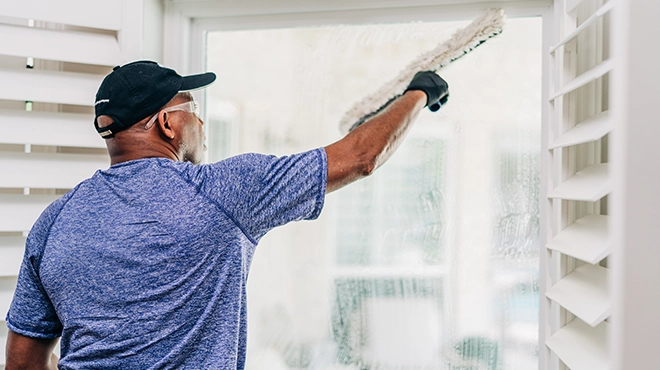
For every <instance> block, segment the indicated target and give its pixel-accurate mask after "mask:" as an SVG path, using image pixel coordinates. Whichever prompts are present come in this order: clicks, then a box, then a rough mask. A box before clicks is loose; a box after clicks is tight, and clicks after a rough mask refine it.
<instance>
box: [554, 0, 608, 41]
mask: <svg viewBox="0 0 660 370" xmlns="http://www.w3.org/2000/svg"><path fill="white" fill-rule="evenodd" d="M581 1H582V0H580V1H575V2H574V3H575V4H570V5H569V4H567V5H568V6H571V7H573V8H575V7H577V6H579V5H580V4H579V3H580V2H581ZM568 6H567V7H568ZM612 8H614V1H609V2H607V3H605V5H603V6H602V7H600V9H598V10H597V11H596V12H595V13H594V14H593V15H592V16H591V17H589V18H587V20H585V21H584V22H582V24H581V25H580V26H579V27H577V28H576V29H575V30H573V32H571V33H569V34H568V35H566V36H565V37H564V38H563V39H562V40H561V41H559V43H558V44H557V45H555V46H553V47H551V48H550V53H554V52H555V51H556V50H557V49H559V48H560V47H562V46H564V45H566V44H567V43H568V42H569V41H571V40H572V39H574V38H575V37H576V36H577V35H579V34H580V33H581V32H582V31H584V30H585V29H587V27H589V26H591V25H592V24H594V23H595V22H596V21H597V20H598V19H599V18H601V17H603V16H604V15H605V14H607V12H609V11H610V10H612ZM571 10H572V9H571ZM567 12H570V11H569V10H567Z"/></svg>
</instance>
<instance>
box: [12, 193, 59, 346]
mask: <svg viewBox="0 0 660 370" xmlns="http://www.w3.org/2000/svg"><path fill="white" fill-rule="evenodd" d="M62 203H63V202H62V199H60V200H59V201H56V202H55V203H53V204H51V205H50V206H49V207H48V208H46V210H45V211H44V212H43V213H42V214H41V216H40V217H39V219H38V220H37V222H36V223H35V224H34V226H33V227H32V230H31V231H30V234H29V235H28V238H27V241H26V244H25V254H24V256H23V262H22V264H21V268H20V271H19V274H18V282H17V285H16V291H15V292H14V298H13V300H12V302H11V306H10V307H9V312H8V313H7V318H6V321H7V327H8V328H9V329H10V330H11V331H13V332H15V333H18V334H21V335H25V336H28V337H33V338H56V337H59V336H60V335H61V333H62V323H61V322H60V320H59V318H58V317H57V314H56V312H55V308H54V307H53V304H52V303H51V301H50V299H49V298H48V294H47V293H46V291H45V289H44V287H43V285H42V283H41V280H40V278H39V264H40V263H41V257H42V255H43V249H44V245H45V243H46V240H47V239H48V233H49V231H50V227H51V225H52V224H53V222H54V221H55V218H56V217H57V215H58V214H59V210H60V209H61V204H62Z"/></svg>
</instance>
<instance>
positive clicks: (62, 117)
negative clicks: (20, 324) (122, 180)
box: [0, 0, 142, 369]
mask: <svg viewBox="0 0 660 370" xmlns="http://www.w3.org/2000/svg"><path fill="white" fill-rule="evenodd" d="M138 3H139V4H138ZM141 9H142V4H141V2H133V1H129V0H24V1H10V0H0V40H2V42H0V81H1V82H2V89H1V90H0V314H1V315H2V316H0V320H2V321H4V319H5V315H6V313H7V310H8V307H9V305H10V303H11V299H12V297H13V291H14V289H15V286H16V279H17V274H18V271H19V267H20V264H21V261H22V258H23V253H24V249H25V240H26V236H27V233H28V232H29V230H30V228H31V227H32V224H33V223H34V221H35V220H36V219H37V217H39V215H40V214H41V212H42V211H43V210H44V208H46V207H47V206H48V205H49V204H50V203H51V202H53V201H54V200H56V199H58V198H59V197H60V196H61V195H62V194H63V193H64V192H66V191H67V190H69V189H71V188H72V187H74V186H75V185H76V184H78V183H79V182H80V181H82V180H84V179H85V178H88V177H90V176H92V175H93V174H94V172H95V171H96V170H98V169H103V168H107V167H108V166H109V157H108V155H107V152H106V150H105V143H104V141H103V139H101V138H100V137H99V135H98V134H97V133H96V131H95V130H94V127H93V119H94V114H93V112H94V109H93V106H94V96H95V94H96V90H97V88H98V86H99V84H100V83H101V81H102V79H103V77H104V76H105V75H106V74H107V73H109V72H110V71H111V68H112V66H115V65H118V64H122V63H124V62H125V61H127V60H128V59H137V58H138V57H139V56H138V55H135V53H134V52H126V51H125V50H128V49H130V50H136V49H139V47H136V45H138V46H140V45H141V34H137V33H136V32H137V31H139V30H141V27H142V26H141V24H137V25H136V24H135V23H136V20H137V21H138V22H137V23H139V20H140V19H141V17H142V13H140V12H141ZM136 10H137V11H136ZM128 13H130V14H129V16H127V14H128ZM136 17H137V18H136ZM129 20H130V22H131V23H130V24H128V21H129ZM127 29H129V30H128V31H127ZM120 33H121V36H120V35H119V34H120ZM119 39H121V40H122V41H121V42H120V41H119ZM129 42H130V44H128V43H129ZM128 55H131V56H132V57H131V58H129V57H127V56H128ZM6 338H7V328H6V325H5V323H4V322H3V323H1V324H0V348H1V350H0V351H1V353H0V369H2V368H4V361H5V354H4V349H5V341H6Z"/></svg>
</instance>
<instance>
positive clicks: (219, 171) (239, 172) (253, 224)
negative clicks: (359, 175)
mask: <svg viewBox="0 0 660 370" xmlns="http://www.w3.org/2000/svg"><path fill="white" fill-rule="evenodd" d="M327 174H328V170H327V157H326V153H325V150H324V149H323V148H319V149H315V150H312V151H309V152H305V153H300V154H295V155H291V156H285V157H276V156H269V155H262V154H243V155H239V156H236V157H232V158H229V159H226V160H224V161H220V162H217V163H214V164H210V165H205V166H203V172H202V173H201V175H202V178H203V179H202V183H201V184H200V185H201V190H202V191H203V192H204V193H206V194H207V196H209V197H210V198H212V199H213V200H214V201H215V202H217V203H218V204H219V205H220V206H221V207H222V208H223V209H224V211H225V212H226V213H228V215H229V216H230V217H232V218H233V219H234V221H235V222H236V223H237V224H238V226H239V227H241V228H242V229H243V232H245V233H246V234H247V236H248V237H250V238H251V239H252V241H253V242H255V243H256V241H257V240H259V239H260V238H261V237H262V236H263V235H264V234H265V233H266V232H268V231H269V230H271V229H272V228H274V227H277V226H280V225H284V224H286V223H288V222H291V221H299V220H312V219H316V218H317V217H318V216H319V214H320V213H321V209H322V208H323V203H324V200H325V191H326V183H327Z"/></svg>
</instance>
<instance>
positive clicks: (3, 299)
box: [0, 277, 16, 319]
mask: <svg viewBox="0 0 660 370" xmlns="http://www.w3.org/2000/svg"><path fill="white" fill-rule="evenodd" d="M15 289H16V277H2V278H0V317H2V318H3V319H4V318H5V317H7V311H9V305H10V304H11V299H12V298H13V297H14V290H15Z"/></svg>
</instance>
